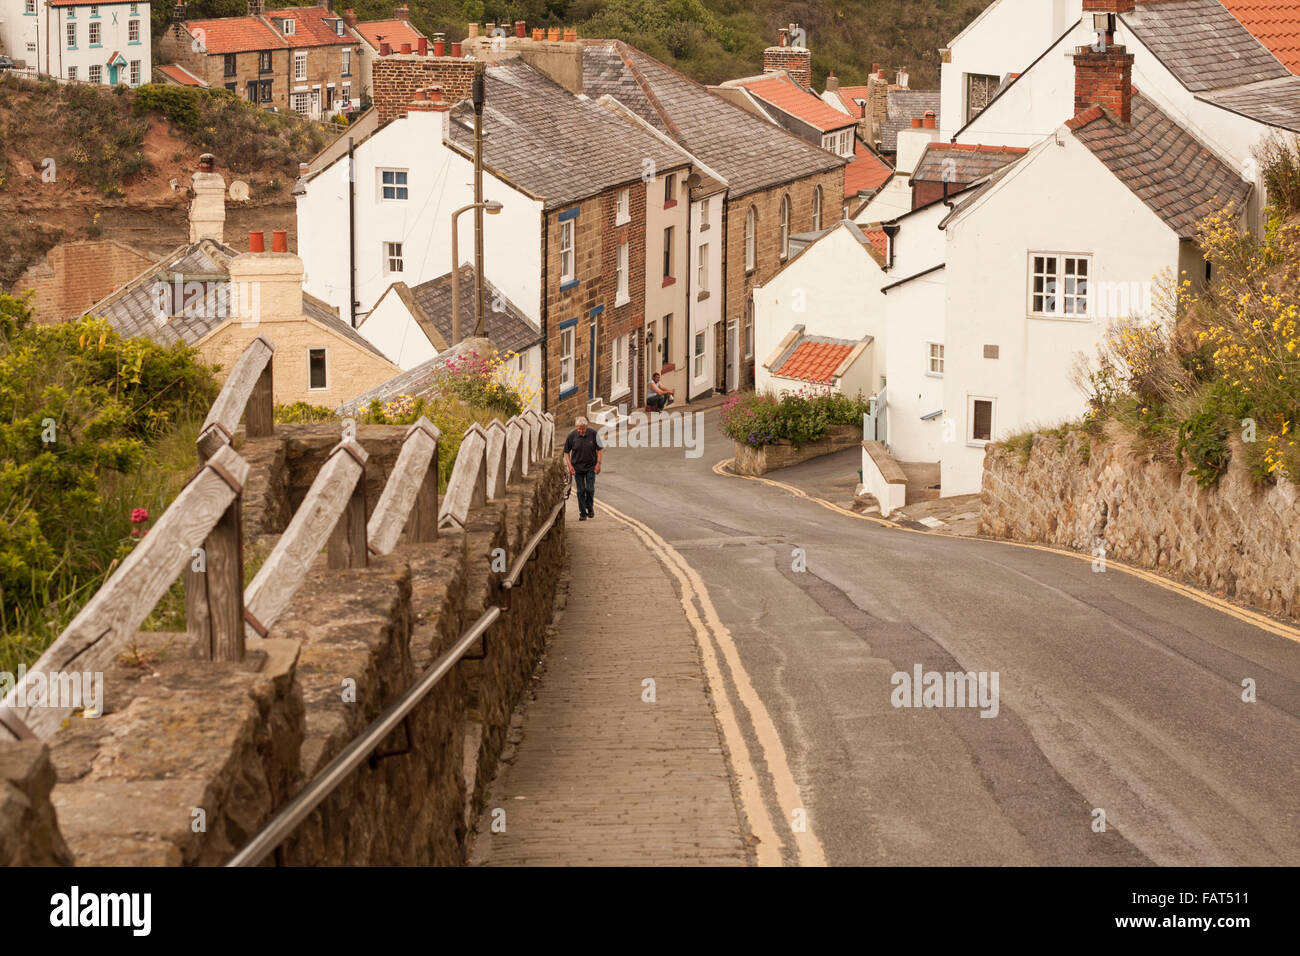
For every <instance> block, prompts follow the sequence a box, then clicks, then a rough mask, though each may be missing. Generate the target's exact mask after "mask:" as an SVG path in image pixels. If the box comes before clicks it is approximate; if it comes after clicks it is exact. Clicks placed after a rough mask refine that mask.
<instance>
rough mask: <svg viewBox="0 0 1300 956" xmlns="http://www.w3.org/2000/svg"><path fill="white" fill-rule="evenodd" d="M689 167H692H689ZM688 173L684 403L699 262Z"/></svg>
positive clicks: (692, 348)
mask: <svg viewBox="0 0 1300 956" xmlns="http://www.w3.org/2000/svg"><path fill="white" fill-rule="evenodd" d="M687 168H688V169H689V168H690V167H687ZM694 171H695V170H693V169H691V172H689V173H687V174H686V335H684V336H683V338H684V339H685V342H684V343H683V344H685V346H686V352H685V359H684V360H683V362H682V367H683V368H684V369H685V370H686V401H685V403H684V404H686V405H689V404H690V403H691V379H692V378H693V377H694V375H695V333H694V332H693V331H692V328H693V325H692V323H693V322H694V317H695V305H696V302H695V298H694V295H693V293H694V292H695V288H694V286H695V279H694V276H695V268H694V267H695V266H696V265H697V264H698V263H697V260H696V259H695V257H693V256H692V255H691V253H692V252H693V251H694V242H693V233H692V232H691V184H690V177H691V173H694Z"/></svg>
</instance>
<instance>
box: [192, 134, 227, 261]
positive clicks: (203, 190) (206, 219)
mask: <svg viewBox="0 0 1300 956" xmlns="http://www.w3.org/2000/svg"><path fill="white" fill-rule="evenodd" d="M215 163H216V159H215V157H214V156H213V155H212V154H211V153H204V154H203V155H202V156H200V157H199V168H198V170H197V171H196V172H195V173H194V175H193V176H192V177H191V178H190V189H191V191H192V192H193V193H194V198H193V199H192V200H191V201H190V216H189V219H190V242H198V241H199V240H200V239H215V240H216V241H217V242H224V241H225V234H226V181H225V179H223V178H222V176H221V174H220V173H218V172H216V171H215V170H214V166H215Z"/></svg>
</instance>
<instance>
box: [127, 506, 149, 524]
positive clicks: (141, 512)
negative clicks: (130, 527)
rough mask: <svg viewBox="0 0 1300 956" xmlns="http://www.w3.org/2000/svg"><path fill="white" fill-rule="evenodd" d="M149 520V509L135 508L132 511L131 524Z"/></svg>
mask: <svg viewBox="0 0 1300 956" xmlns="http://www.w3.org/2000/svg"><path fill="white" fill-rule="evenodd" d="M148 520H149V511H148V509H147V508H135V509H133V510H132V512H131V524H140V523H141V522H142V521H148Z"/></svg>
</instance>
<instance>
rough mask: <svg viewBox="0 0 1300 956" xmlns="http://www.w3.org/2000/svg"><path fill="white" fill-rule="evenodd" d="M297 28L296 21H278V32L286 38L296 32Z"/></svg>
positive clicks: (286, 19) (287, 19)
mask: <svg viewBox="0 0 1300 956" xmlns="http://www.w3.org/2000/svg"><path fill="white" fill-rule="evenodd" d="M297 26H298V25H297V23H296V21H294V20H291V19H289V18H288V17H286V18H285V19H283V20H281V21H280V32H281V33H283V34H284V35H285V36H287V37H291V36H293V35H294V33H295V31H296V30H297Z"/></svg>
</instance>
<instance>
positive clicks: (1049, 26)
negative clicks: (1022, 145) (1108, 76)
mask: <svg viewBox="0 0 1300 956" xmlns="http://www.w3.org/2000/svg"><path fill="white" fill-rule="evenodd" d="M1082 10H1083V2H1082V0H995V2H994V3H992V4H991V5H990V6H989V7H988V8H987V9H986V10H985V11H984V12H983V13H982V14H980V16H979V18H977V19H976V20H975V21H974V22H972V23H971V25H970V26H968V27H967V28H966V29H965V30H964V31H962V32H961V33H960V34H958V36H957V37H956V38H955V39H954V40H953V41H952V43H951V45H950V48H949V49H950V51H951V53H950V62H948V63H944V64H943V65H942V66H941V67H940V91H941V92H940V101H939V102H940V106H939V110H940V112H939V125H940V130H941V136H940V138H941V139H945V140H950V139H951V138H952V136H953V134H954V133H956V132H957V130H959V129H961V127H962V126H964V125H965V123H966V79H965V77H966V74H968V73H969V74H981V75H987V76H996V77H999V78H1001V77H1003V76H1005V75H1006V74H1008V73H1019V72H1021V71H1023V70H1024V69H1025V67H1027V66H1028V65H1029V64H1030V63H1032V62H1033V61H1034V59H1035V58H1036V57H1037V56H1038V55H1039V54H1040V53H1042V52H1043V50H1045V49H1047V48H1048V47H1049V46H1050V45H1051V44H1052V41H1053V40H1055V39H1056V38H1057V37H1059V36H1060V35H1061V34H1062V33H1064V32H1065V30H1066V28H1067V27H1068V26H1069V24H1071V23H1075V22H1078V20H1079V18H1080V16H1081V15H1082ZM1061 119H1062V117H1057V122H1060V120H1061Z"/></svg>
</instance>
